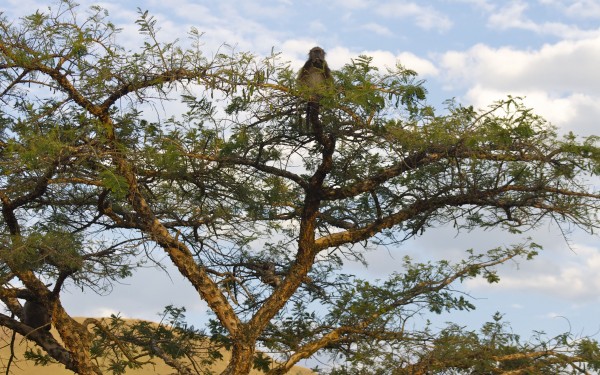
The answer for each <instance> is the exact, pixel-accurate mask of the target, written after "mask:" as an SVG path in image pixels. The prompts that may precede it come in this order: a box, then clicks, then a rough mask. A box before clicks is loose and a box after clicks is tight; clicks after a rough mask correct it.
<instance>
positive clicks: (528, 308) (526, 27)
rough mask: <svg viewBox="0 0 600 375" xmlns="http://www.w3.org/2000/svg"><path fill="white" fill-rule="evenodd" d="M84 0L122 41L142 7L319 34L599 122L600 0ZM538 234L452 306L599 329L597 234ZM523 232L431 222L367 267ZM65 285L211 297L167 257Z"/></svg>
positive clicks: (465, 97) (254, 37)
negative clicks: (528, 247)
mask: <svg viewBox="0 0 600 375" xmlns="http://www.w3.org/2000/svg"><path fill="white" fill-rule="evenodd" d="M79 3H80V4H82V7H81V9H85V8H87V6H89V5H91V4H99V5H101V6H103V7H105V8H106V9H108V10H109V12H110V15H111V19H112V20H113V22H114V23H116V24H117V25H118V26H119V27H122V28H123V33H122V34H121V39H119V40H118V42H120V43H123V44H125V45H127V46H129V47H132V48H133V47H135V46H136V45H138V44H136V43H137V42H139V40H140V38H139V37H138V36H137V34H136V30H137V26H136V25H135V24H134V21H135V19H136V17H137V14H136V9H137V8H138V7H139V8H141V9H143V10H149V11H150V13H151V14H153V15H154V16H156V18H157V19H158V22H159V26H160V27H161V29H162V30H161V33H160V34H159V35H160V36H161V37H162V39H163V40H164V41H167V40H171V39H176V38H178V39H181V40H184V39H185V37H186V33H187V31H188V30H189V29H190V27H196V28H197V29H198V30H200V31H203V32H205V35H204V39H203V40H204V42H205V51H206V53H208V54H210V53H214V52H215V51H216V50H217V49H218V48H219V47H221V46H222V45H223V43H227V44H229V45H232V46H235V48H236V49H237V50H239V51H251V52H253V53H255V54H258V55H266V54H268V53H269V52H270V51H271V49H274V50H275V51H278V52H281V53H282V56H283V58H284V59H286V60H289V61H290V62H291V64H292V66H293V67H296V68H299V67H300V66H301V64H302V63H303V61H304V60H305V58H306V54H307V52H308V50H309V49H310V48H311V47H313V46H315V45H319V46H321V47H323V48H324V49H325V50H326V51H327V53H328V55H327V59H328V61H329V63H330V65H331V67H332V68H333V69H335V68H339V67H341V66H342V65H343V64H344V63H347V62H349V61H350V59H351V58H353V57H356V56H358V55H359V54H367V55H370V56H373V57H374V58H375V60H374V61H375V63H376V64H377V65H378V66H380V67H382V68H383V67H385V66H394V65H395V64H396V62H397V61H400V63H402V64H403V65H405V66H407V67H408V68H411V69H414V70H416V71H417V72H419V73H420V75H421V77H422V78H424V79H426V81H427V83H426V86H427V88H428V91H429V97H430V101H431V102H432V103H433V104H434V105H436V106H438V107H439V106H441V103H442V102H443V101H444V100H445V99H449V98H456V99H457V100H458V101H460V102H461V103H463V104H472V105H474V106H475V107H478V108H484V107H486V106H487V105H489V104H491V103H492V102H493V101H494V100H498V99H501V98H504V97H506V95H508V94H512V95H514V96H516V95H522V96H525V97H526V99H525V100H526V103H527V104H528V105H530V106H532V107H533V108H535V110H536V112H537V113H539V114H541V115H542V116H544V117H545V118H547V119H548V120H549V121H551V122H552V123H553V124H554V125H556V126H558V127H559V129H560V131H561V132H567V131H573V132H575V133H576V134H581V135H593V134H598V127H599V120H598V119H600V69H599V68H600V0H535V1H534V0H531V1H491V0H490V1H488V0H438V1H420V2H417V1H392V0H389V1H375V0H329V1H326V2H325V1H292V0H280V1H276V0H271V1H269V0H264V1H233V0H222V1H200V0H196V1H193V0H169V1H166V0H160V1H159V0H151V1H145V2H141V1H125V0H120V1H114V0H105V1H102V2H94V1H89V0H80V1H79ZM3 4H4V5H0V9H2V10H3V11H4V12H5V14H6V15H8V16H9V17H17V16H22V15H25V14H29V13H32V12H33V11H35V10H36V9H38V8H41V9H45V8H47V6H48V5H50V4H51V3H50V2H44V1H36V0H4V1H3ZM526 235H528V236H531V237H532V238H533V239H534V241H536V242H538V243H540V244H542V245H544V246H545V251H544V252H543V254H542V255H541V256H540V257H539V258H537V259H536V260H534V261H532V262H527V263H520V264H516V263H511V264H507V265H506V266H504V267H502V269H501V273H500V276H501V277H502V280H501V282H500V284H499V285H494V286H488V285H485V284H484V283H483V282H480V281H474V282H469V283H467V284H465V285H464V286H463V287H462V288H463V290H464V291H465V292H468V293H469V294H471V295H472V296H473V297H475V298H477V299H476V300H475V301H474V302H475V304H476V305H477V306H478V310H477V311H475V312H473V313H469V315H465V314H462V313H461V314H458V313H456V314H452V315H447V316H442V317H439V320H440V321H443V320H458V321H460V322H463V323H464V324H468V325H471V326H473V327H477V326H480V325H481V324H482V323H483V322H485V321H486V320H487V319H489V318H490V317H491V315H492V314H493V313H494V312H495V311H500V312H503V313H505V314H506V318H507V320H509V321H512V322H514V325H515V329H516V330H517V331H518V332H519V333H521V334H522V335H523V336H528V332H530V331H531V330H534V329H537V330H546V331H548V332H550V333H558V332H560V331H564V330H568V329H569V328H571V329H572V330H573V331H574V332H575V333H582V334H588V335H591V334H595V333H596V332H598V331H600V319H599V318H598V316H600V297H599V291H600V241H599V239H598V237H593V236H588V235H585V234H582V233H580V232H578V231H574V232H573V233H572V234H571V237H570V243H569V244H568V243H567V242H566V241H565V240H564V239H563V237H562V235H561V234H560V231H559V228H557V227H556V225H552V224H547V225H542V226H541V227H540V228H539V230H537V231H535V232H531V233H527V234H526ZM520 239H522V237H514V236H509V235H507V234H506V233H502V232H484V233H479V232H473V233H461V234H459V235H457V234H456V233H455V232H454V231H453V230H452V229H451V228H437V229H431V230H429V231H426V232H425V234H424V236H423V237H421V238H419V239H416V240H411V241H409V242H407V243H405V244H404V245H402V246H401V247H399V248H395V249H391V250H390V249H388V250H385V251H380V252H374V253H372V254H370V260H371V264H370V266H369V268H368V269H367V270H366V271H365V270H359V269H358V268H356V270H355V271H356V272H362V273H364V274H365V275H367V276H369V277H376V275H382V274H384V273H386V272H388V271H391V270H394V269H395V267H396V265H397V264H400V261H401V259H402V256H403V255H404V254H410V255H413V256H414V257H415V258H418V259H420V260H427V259H440V258H445V257H449V258H456V257H460V256H461V255H462V254H464V250H466V249H469V248H474V249H479V250H486V249H489V248H492V247H495V246H498V245H509V244H511V243H514V242H518V241H519V240H520ZM569 245H570V246H569ZM396 262H397V263H396ZM155 291H158V292H157V293H155ZM156 295H158V296H159V297H158V298H157V297H155V296H156ZM132 296H136V297H139V298H132ZM65 298H66V302H67V306H68V307H70V308H71V311H72V312H73V313H74V314H75V315H101V314H105V313H108V312H117V311H120V312H121V313H122V314H123V315H125V316H132V317H141V318H149V319H156V312H157V311H160V310H161V309H162V306H164V305H166V304H170V303H173V304H175V305H186V306H187V307H188V310H189V314H188V315H189V316H190V317H191V318H192V319H197V320H198V321H200V320H201V317H202V316H204V305H203V304H202V303H201V302H198V299H197V296H196V295H195V293H194V291H193V289H192V288H191V287H189V286H188V285H187V284H186V283H182V282H181V280H180V279H179V278H178V277H177V276H176V275H173V278H172V279H171V278H169V277H167V276H166V275H164V274H160V275H159V276H157V274H156V271H155V270H145V271H143V272H141V273H140V274H139V275H138V276H136V277H134V278H132V279H130V280H128V284H124V285H120V286H116V287H115V290H114V291H113V294H111V295H110V296H108V297H100V296H95V295H82V294H81V293H79V292H78V291H76V290H73V291H70V293H67V294H66V295H65ZM563 317H564V318H563Z"/></svg>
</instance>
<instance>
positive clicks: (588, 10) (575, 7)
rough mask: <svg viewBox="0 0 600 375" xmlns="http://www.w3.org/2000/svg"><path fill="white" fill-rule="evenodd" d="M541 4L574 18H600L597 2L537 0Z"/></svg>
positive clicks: (587, 0) (595, 0)
mask: <svg viewBox="0 0 600 375" xmlns="http://www.w3.org/2000/svg"><path fill="white" fill-rule="evenodd" d="M538 1H539V2H540V3H541V4H546V5H553V6H555V7H557V8H558V9H559V10H560V11H561V12H563V13H564V14H566V15H568V16H570V17H574V18H600V3H599V2H598V1H597V0H538Z"/></svg>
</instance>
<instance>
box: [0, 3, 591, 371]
mask: <svg viewBox="0 0 600 375" xmlns="http://www.w3.org/2000/svg"><path fill="white" fill-rule="evenodd" d="M82 15H83V16H82ZM155 23H156V21H155V20H154V19H153V18H152V17H151V16H150V15H148V14H147V13H145V12H140V17H139V19H138V21H137V26H138V27H139V31H140V33H141V35H143V37H144V39H143V43H142V44H141V46H140V47H139V48H135V49H132V50H129V49H125V48H123V47H121V46H120V45H119V44H118V43H117V42H116V39H117V37H118V36H119V30H118V29H116V28H115V26H114V25H113V24H111V22H110V21H109V19H108V16H107V14H106V12H105V11H104V10H103V9H101V8H97V7H96V8H92V9H91V10H90V11H85V12H82V11H80V9H78V8H77V6H75V5H73V4H71V3H70V2H69V1H62V2H60V3H59V4H58V5H57V6H56V8H55V9H53V10H51V11H50V12H48V13H41V12H38V13H36V14H33V15H30V16H26V17H24V18H22V19H20V20H16V21H11V20H8V19H6V18H2V19H0V100H1V107H0V154H1V159H0V176H1V177H0V203H1V207H2V215H1V222H0V225H1V228H2V232H1V234H0V236H1V237H0V241H1V244H0V280H1V283H0V300H1V301H2V302H3V304H4V307H5V313H3V314H0V325H2V326H3V327H6V328H7V329H9V330H11V331H13V332H16V333H19V334H21V335H23V336H26V337H27V339H28V340H31V341H33V342H35V343H36V344H37V345H38V347H39V348H41V350H30V351H29V352H28V354H27V355H26V359H28V360H31V361H35V362H36V363H38V364H45V363H48V362H49V361H53V362H58V363H60V364H62V365H63V366H64V367H66V368H67V369H70V370H73V371H75V372H77V373H79V374H103V373H107V374H120V373H123V372H125V371H126V370H127V369H128V368H143V367H144V366H151V364H150V363H149V362H151V359H152V358H160V359H161V360H162V361H164V363H166V364H167V365H168V366H170V367H171V368H172V369H173V371H175V372H176V373H179V374H200V373H205V372H207V371H209V367H208V366H209V363H211V362H213V361H214V360H216V359H217V358H218V357H219V349H221V348H226V349H230V350H231V358H230V359H229V360H228V363H227V367H226V369H225V370H224V371H223V373H224V374H247V373H249V372H250V371H251V369H252V368H256V369H260V370H263V371H265V372H267V373H269V374H282V373H285V372H288V371H289V370H290V369H291V368H292V367H293V366H294V365H295V364H296V363H298V361H300V360H302V359H305V358H310V357H313V356H320V358H329V359H330V360H329V362H330V363H331V367H330V368H329V369H328V370H327V371H330V372H331V373H335V374H342V373H343V374H347V373H357V374H358V373H360V374H363V373H374V374H376V373H382V374H383V373H386V374H387V373H394V374H435V373H440V374H443V373H464V374H498V373H506V374H509V373H510V374H534V373H535V374H541V373H543V374H560V373H572V372H573V371H580V372H582V373H587V372H586V371H588V370H587V369H595V370H597V369H598V368H600V362H598V361H599V360H600V351H599V348H598V345H597V343H596V342H595V341H593V340H590V339H577V338H575V337H572V336H571V335H569V334H565V335H563V336H560V337H557V338H555V339H550V340H546V339H544V338H543V337H540V338H539V340H537V341H536V340H533V341H531V342H527V343H523V342H521V341H520V340H519V338H518V337H517V336H516V335H513V334H510V330H509V329H508V328H507V326H506V325H505V323H504V322H502V321H501V317H500V316H496V317H494V319H493V321H492V322H490V323H488V324H486V325H485V326H484V327H483V328H482V330H481V331H480V332H470V331H466V330H465V329H462V328H460V327H457V326H452V325H451V326H448V327H447V328H446V329H444V330H442V331H440V332H436V331H434V330H432V329H430V328H429V327H427V326H423V327H422V328H415V327H418V326H416V325H414V324H412V323H411V320H412V319H413V318H414V317H415V316H416V315H418V314H420V313H421V312H426V311H431V312H434V313H436V312H441V311H452V310H455V309H462V310H464V309H467V310H468V309H472V308H474V306H473V305H472V303H471V302H470V301H469V299H467V298H465V297H464V296H463V295H461V294H456V293H454V292H453V285H454V284H456V283H459V282H461V281H464V280H466V279H470V278H474V277H484V278H486V279H487V280H488V281H489V282H497V281H498V276H497V274H496V273H495V266H497V265H499V264H501V263H504V262H506V261H508V260H511V259H516V258H519V259H528V258H531V257H533V256H534V255H535V254H536V251H537V250H538V246H537V245H536V244H535V243H534V242H532V241H527V242H524V243H520V244H515V245H514V246H510V247H499V248H494V249H489V250H488V249H478V250H477V251H470V252H467V253H466V254H465V257H464V259H462V260H460V261H454V262H450V261H443V262H437V263H434V262H430V263H415V262H412V261H411V260H410V259H409V258H406V259H405V266H404V268H403V269H401V270H398V272H396V273H393V274H391V275H387V278H386V279H385V280H382V281H378V282H373V281H366V280H361V279H360V278H358V277H357V276H354V275H348V274H345V273H344V269H343V266H344V263H346V262H348V261H357V260H358V261H361V260H363V259H364V258H363V256H364V253H365V250H366V249H368V248H370V247H375V246H379V245H382V244H385V245H388V246H393V245H395V244H399V243H401V242H403V241H405V240H406V239H407V238H410V237H413V236H417V235H421V234H422V233H423V232H424V231H426V230H427V228H429V227H431V226H439V225H454V226H456V227H457V228H460V229H464V230H469V229H472V228H503V229H505V230H507V231H512V232H522V231H527V230H529V229H531V228H534V227H536V226H537V225H538V224H540V223H542V222H544V221H546V220H552V221H555V222H556V223H558V224H559V225H575V226H578V227H580V228H582V229H584V230H587V231H592V230H593V229H595V228H596V227H597V226H598V216H597V213H598V211H597V210H598V206H599V202H600V201H599V198H600V195H598V193H597V192H595V191H593V190H591V188H590V184H589V179H590V177H591V176H594V175H596V174H597V173H598V172H599V171H600V164H599V162H600V150H599V149H598V147H597V146H596V143H597V139H596V138H595V137H590V138H587V139H579V138H577V137H576V136H574V135H568V136H566V137H562V138H561V137H558V136H557V134H556V132H555V129H554V128H553V127H552V126H550V125H549V124H548V123H547V122H546V121H545V120H544V119H543V118H540V117H539V116H537V115H536V114H535V113H534V112H533V111H532V110H531V109H529V108H526V107H524V106H523V105H522V103H521V102H520V100H518V99H516V98H507V99H505V100H502V101H499V102H497V103H494V104H492V105H491V106H490V107H489V108H487V109H484V110H477V109H474V108H471V107H463V106H461V105H459V104H457V103H454V102H448V106H447V108H445V109H444V111H442V112H443V113H442V114H438V113H436V111H435V110H434V109H433V108H431V107H430V106H428V105H427V102H426V90H425V88H424V87H423V82H422V81H420V80H418V78H417V76H416V73H415V72H413V71H411V70H408V69H405V68H403V67H402V66H401V65H398V66H397V67H396V68H395V69H391V70H389V71H386V72H383V71H380V70H378V69H376V68H375V67H373V66H372V64H371V59H370V58H368V57H366V56H361V57H359V58H357V59H355V60H353V61H350V62H348V64H347V65H345V66H344V67H343V68H341V69H340V70H338V71H335V72H333V73H332V74H333V76H334V84H333V85H332V88H331V90H327V91H326V92H323V93H321V94H322V95H320V103H319V105H320V117H318V118H313V119H312V120H311V123H310V124H306V123H305V119H304V118H303V114H304V113H305V110H304V109H303V108H305V106H306V99H307V93H306V92H304V91H303V90H302V88H301V87H299V85H298V84H297V80H296V77H297V72H294V71H293V70H292V69H291V68H290V67H289V65H288V64H286V63H284V62H281V61H280V59H279V58H278V56H277V55H273V56H268V57H266V58H260V57H256V56H253V55H252V54H249V53H244V52H241V53H239V52H235V51H230V50H229V49H227V48H223V51H228V52H227V53H219V54H217V55H214V56H208V55H207V54H205V53H204V51H203V50H202V42H201V33H200V32H198V31H197V30H191V32H190V35H189V39H186V41H185V42H163V41H162V38H161V37H160V36H159V35H158V34H157V31H156V30H157V28H156V25H155ZM182 108H183V109H182ZM482 250H483V251H482ZM161 255H163V256H164V255H166V256H167V257H166V259H168V260H169V261H170V262H172V264H173V265H174V266H175V267H176V269H177V270H178V272H179V273H180V274H181V275H183V277H185V278H186V279H187V280H188V281H189V283H190V284H191V285H192V286H193V287H194V288H195V290H196V291H197V294H198V298H199V299H202V300H204V301H205V302H206V303H207V304H208V307H209V308H210V310H211V312H212V314H214V319H213V320H212V321H211V324H210V326H209V327H207V328H206V330H197V329H194V328H193V327H189V326H188V325H187V324H186V323H185V321H184V319H183V314H182V310H181V309H180V308H177V307H172V306H171V307H168V308H167V310H166V317H167V318H166V319H167V320H166V321H167V322H168V323H169V325H168V326H164V325H159V326H156V325H150V324H143V323H140V324H135V325H130V324H124V322H123V321H122V320H121V319H119V318H118V317H113V319H110V320H103V321H99V320H95V319H87V320H85V321H84V322H78V321H75V320H74V319H73V318H71V316H70V315H69V311H67V310H66V309H65V308H64V306H63V304H62V303H61V293H62V292H63V291H64V290H65V289H69V288H83V289H84V290H87V291H90V292H91V291H97V292H103V291H106V290H109V289H110V286H111V285H112V283H114V282H118V281H119V280H122V279H123V278H126V277H127V276H129V275H131V274H133V273H135V272H136V270H137V269H138V267H139V266H141V265H142V264H143V263H144V262H146V263H147V262H151V261H153V259H159V258H160V257H161ZM157 272H160V271H157ZM23 299H27V300H35V301H38V302H39V303H40V304H41V305H42V306H44V307H45V308H47V309H48V312H49V313H50V315H51V324H52V326H53V327H54V328H55V329H56V331H55V332H56V333H55V334H54V335H53V334H52V333H51V332H48V331H46V330H44V329H39V328H42V327H39V328H36V327H31V326H30V325H29V324H26V323H27V321H24V316H23V308H22V300H23ZM20 300H21V302H20ZM115 308H116V309H118V306H116V307H115ZM409 327H411V328H409ZM262 353H270V354H272V355H274V356H275V358H277V359H278V361H277V362H273V361H271V359H270V358H269V357H267V356H265V355H264V354H262ZM98 358H102V359H103V360H102V361H98V360H97V359H98ZM148 358H150V360H148ZM12 360H14V358H12V357H10V358H7V359H6V361H3V362H2V363H4V364H6V366H7V367H10V364H11V361H12Z"/></svg>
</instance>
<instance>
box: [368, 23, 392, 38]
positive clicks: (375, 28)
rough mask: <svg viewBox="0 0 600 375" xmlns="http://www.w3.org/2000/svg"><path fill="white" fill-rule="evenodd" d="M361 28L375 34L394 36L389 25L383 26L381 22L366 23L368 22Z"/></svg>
mask: <svg viewBox="0 0 600 375" xmlns="http://www.w3.org/2000/svg"><path fill="white" fill-rule="evenodd" d="M360 28H361V29H364V30H367V31H372V32H374V33H375V34H377V35H381V36H392V35H394V34H393V33H392V31H391V30H390V29H388V28H387V27H385V26H381V25H380V24H378V23H374V22H371V23H366V24H364V25H362V26H360Z"/></svg>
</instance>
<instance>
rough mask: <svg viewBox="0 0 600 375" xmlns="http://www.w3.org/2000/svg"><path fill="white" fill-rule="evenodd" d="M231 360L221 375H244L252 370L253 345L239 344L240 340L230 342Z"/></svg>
mask: <svg viewBox="0 0 600 375" xmlns="http://www.w3.org/2000/svg"><path fill="white" fill-rule="evenodd" d="M232 341H233V345H232V348H231V360H230V361H229V365H227V368H225V370H224V371H223V372H222V373H221V375H246V374H249V373H250V370H252V364H253V360H254V351H255V344H254V343H245V342H241V341H242V340H235V339H234V340H232Z"/></svg>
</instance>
